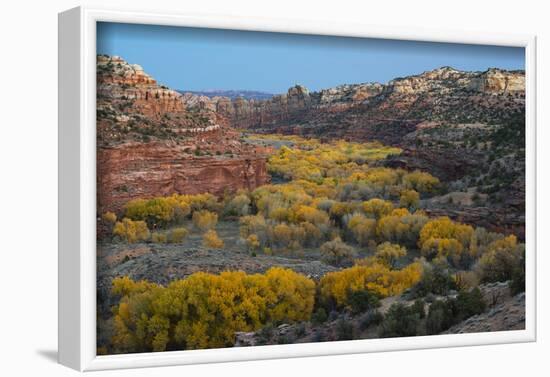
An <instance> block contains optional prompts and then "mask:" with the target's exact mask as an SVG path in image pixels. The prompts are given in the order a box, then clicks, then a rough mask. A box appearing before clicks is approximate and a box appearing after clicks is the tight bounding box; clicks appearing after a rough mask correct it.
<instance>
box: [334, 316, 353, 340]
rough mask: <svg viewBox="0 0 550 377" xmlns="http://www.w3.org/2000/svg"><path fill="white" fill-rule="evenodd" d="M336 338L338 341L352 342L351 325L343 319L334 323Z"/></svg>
mask: <svg viewBox="0 0 550 377" xmlns="http://www.w3.org/2000/svg"><path fill="white" fill-rule="evenodd" d="M336 338H337V339H338V340H352V339H353V325H352V324H351V323H350V322H348V321H346V320H345V319H339V320H338V322H337V323H336Z"/></svg>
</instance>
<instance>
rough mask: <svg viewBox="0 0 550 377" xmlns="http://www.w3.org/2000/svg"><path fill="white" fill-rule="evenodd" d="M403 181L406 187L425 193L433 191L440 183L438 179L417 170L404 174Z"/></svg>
mask: <svg viewBox="0 0 550 377" xmlns="http://www.w3.org/2000/svg"><path fill="white" fill-rule="evenodd" d="M403 183H404V185H405V187H407V188H411V189H413V190H416V191H417V192H427V193H429V192H433V191H434V190H435V189H436V188H437V187H438V186H439V184H440V182H439V179H437V178H436V177H434V176H432V175H431V174H429V173H425V172H421V171H418V170H416V171H414V172H412V173H408V174H405V176H404V177H403Z"/></svg>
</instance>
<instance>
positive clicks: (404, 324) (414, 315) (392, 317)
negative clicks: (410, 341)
mask: <svg viewBox="0 0 550 377" xmlns="http://www.w3.org/2000/svg"><path fill="white" fill-rule="evenodd" d="M417 310H418V308H416V307H412V306H410V307H408V306H406V305H404V304H402V303H394V304H392V306H390V308H389V310H388V312H387V313H386V315H385V316H384V320H383V321H382V323H381V325H380V330H379V335H380V337H381V338H393V337H403V336H416V335H421V334H422V330H421V329H420V326H421V321H420V317H421V313H419V312H418V311H417Z"/></svg>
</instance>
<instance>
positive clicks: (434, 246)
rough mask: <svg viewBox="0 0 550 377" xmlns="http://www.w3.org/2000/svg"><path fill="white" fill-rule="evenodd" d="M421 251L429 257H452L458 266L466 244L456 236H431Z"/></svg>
mask: <svg viewBox="0 0 550 377" xmlns="http://www.w3.org/2000/svg"><path fill="white" fill-rule="evenodd" d="M420 251H421V253H422V256H424V257H426V258H428V259H433V258H436V257H438V258H445V259H450V260H451V261H452V262H453V264H454V265H455V266H456V265H458V263H459V262H460V257H461V256H462V252H463V251H464V246H462V244H461V243H460V242H458V241H457V240H455V239H454V238H429V239H428V240H426V241H425V242H424V244H423V245H422V249H421V250H420Z"/></svg>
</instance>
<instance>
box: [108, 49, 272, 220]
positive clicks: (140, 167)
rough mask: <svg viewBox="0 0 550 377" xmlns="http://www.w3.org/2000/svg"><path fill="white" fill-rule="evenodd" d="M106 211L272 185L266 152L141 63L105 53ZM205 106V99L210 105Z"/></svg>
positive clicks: (206, 107)
mask: <svg viewBox="0 0 550 377" xmlns="http://www.w3.org/2000/svg"><path fill="white" fill-rule="evenodd" d="M97 61H98V63H97V96H98V97H97V203H98V212H99V213H103V212H105V211H119V210H120V209H121V208H122V206H123V205H124V203H126V202H127V201H129V200H132V199H136V198H151V197H155V196H165V195H171V194H174V193H178V194H198V193H206V192H208V193H212V194H219V195H221V194H223V193H225V192H228V191H229V192H231V191H236V190H238V189H250V190H252V189H254V188H256V187H258V186H260V185H263V184H265V183H267V182H269V175H268V174H267V170H266V154H265V151H264V150H262V149H261V148H260V147H257V146H252V145H248V144H246V143H244V142H242V141H241V140H240V138H239V134H238V132H236V131H235V130H234V129H232V128H231V127H230V125H229V121H228V120H227V119H226V118H225V117H224V116H223V115H221V114H220V113H217V112H216V111H213V110H212V109H210V108H209V107H208V106H203V105H201V101H202V99H201V98H198V99H196V102H195V103H194V105H195V106H194V108H193V109H187V107H188V105H187V104H186V103H185V102H184V96H183V95H181V94H180V93H178V92H176V91H173V90H171V89H169V88H167V87H165V86H162V85H159V84H158V83H157V82H156V80H155V79H153V78H152V77H151V76H149V75H148V74H147V73H145V72H144V71H143V69H142V68H141V67H140V66H138V65H135V64H134V65H133V64H129V63H127V62H126V61H124V60H123V59H122V58H120V57H116V56H113V57H109V56H98V60H97ZM203 102H204V101H203Z"/></svg>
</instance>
